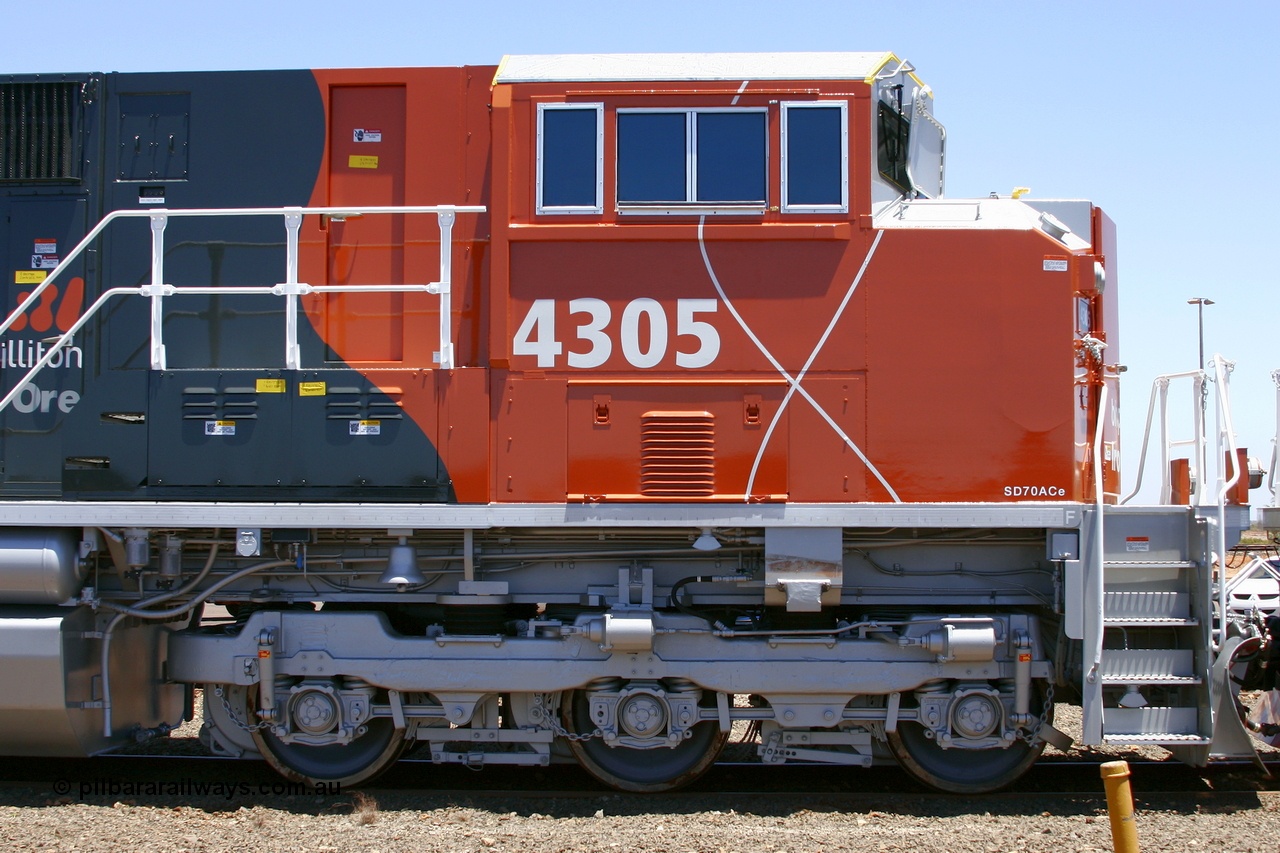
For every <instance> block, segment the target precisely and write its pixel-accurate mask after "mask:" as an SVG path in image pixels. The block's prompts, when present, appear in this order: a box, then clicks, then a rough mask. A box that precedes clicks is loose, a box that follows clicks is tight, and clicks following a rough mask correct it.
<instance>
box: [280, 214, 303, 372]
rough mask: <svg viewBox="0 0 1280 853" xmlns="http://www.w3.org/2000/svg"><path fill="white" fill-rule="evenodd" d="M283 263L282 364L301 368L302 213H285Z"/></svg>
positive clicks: (290, 368) (286, 366)
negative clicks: (300, 238)
mask: <svg viewBox="0 0 1280 853" xmlns="http://www.w3.org/2000/svg"><path fill="white" fill-rule="evenodd" d="M284 227H285V234H286V236H285V241H286V251H285V263H284V283H285V287H284V294H285V296H284V366H285V369H286V370H301V369H302V348H301V347H300V346H298V292H299V290H298V231H299V230H300V229H301V228H302V213H301V211H299V212H297V213H292V212H290V213H286V214H285V215H284Z"/></svg>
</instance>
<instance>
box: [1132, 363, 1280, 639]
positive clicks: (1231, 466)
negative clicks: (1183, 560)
mask: <svg viewBox="0 0 1280 853" xmlns="http://www.w3.org/2000/svg"><path fill="white" fill-rule="evenodd" d="M1209 366H1210V367H1212V368H1213V373H1214V376H1213V385H1214V387H1215V392H1214V394H1213V398H1214V420H1215V426H1216V436H1215V440H1214V448H1215V451H1216V453H1217V456H1218V459H1220V460H1222V464H1221V466H1220V467H1219V469H1218V476H1217V481H1216V482H1217V487H1218V488H1217V490H1216V492H1215V491H1214V490H1211V489H1210V488H1209V483H1208V444H1209V442H1208V437H1207V435H1206V434H1205V415H1206V414H1207V412H1206V410H1207V406H1208V398H1209V394H1208V385H1207V382H1208V375H1207V373H1206V372H1205V371H1203V370H1192V371H1188V372H1185V373H1169V374H1165V375H1163V376H1157V377H1156V379H1155V382H1154V383H1152V386H1151V401H1150V403H1149V404H1148V405H1147V423H1146V427H1145V429H1144V430H1143V434H1142V451H1141V455H1140V456H1139V459H1138V476H1137V482H1136V483H1135V484H1134V487H1133V491H1131V492H1130V493H1129V494H1127V495H1126V496H1125V497H1124V498H1123V499H1122V500H1121V501H1120V503H1122V504H1126V503H1128V502H1129V501H1130V500H1132V499H1133V497H1134V496H1135V495H1136V494H1137V493H1138V491H1139V490H1140V489H1141V488H1142V477H1143V473H1144V472H1145V470H1146V466H1147V453H1148V451H1149V450H1150V446H1151V423H1152V420H1153V418H1154V415H1155V412H1156V408H1157V407H1156V401H1157V399H1159V412H1160V464H1161V468H1162V470H1161V480H1160V503H1161V504H1168V503H1170V502H1171V501H1172V495H1173V480H1172V477H1171V475H1170V469H1169V462H1170V461H1171V457H1172V452H1173V451H1174V449H1176V448H1180V447H1189V448H1190V453H1189V458H1190V460H1191V463H1192V465H1193V466H1194V471H1193V476H1194V478H1195V488H1194V491H1195V498H1194V500H1193V503H1194V504H1195V505H1198V506H1213V507H1216V509H1217V520H1218V530H1217V536H1216V540H1215V542H1214V551H1215V553H1216V554H1217V556H1218V565H1219V572H1218V574H1219V577H1218V580H1217V593H1218V608H1219V609H1218V612H1219V614H1225V613H1227V584H1226V583H1225V582H1224V580H1223V578H1222V575H1223V574H1224V565H1223V564H1224V562H1225V560H1226V554H1227V528H1226V515H1227V510H1226V498H1227V494H1228V493H1229V492H1230V491H1231V489H1232V487H1233V486H1235V484H1236V483H1238V482H1239V481H1240V478H1241V477H1242V476H1244V472H1243V471H1241V470H1240V460H1239V454H1238V453H1237V448H1236V436H1235V425H1234V424H1233V423H1232V420H1231V389H1230V376H1231V371H1232V370H1234V369H1235V362H1232V361H1228V360H1227V359H1225V358H1223V357H1222V355H1221V354H1220V353H1215V354H1214V356H1213V360H1212V361H1210V362H1209ZM1178 379H1190V380H1191V382H1192V395H1191V396H1192V401H1191V403H1192V417H1191V421H1192V424H1193V436H1192V438H1190V439H1172V438H1170V437H1169V385H1170V383H1171V382H1172V381H1174V380H1178ZM1273 467H1274V466H1273ZM1228 473H1230V476H1227V474H1228ZM1224 630H1225V620H1224V619H1219V621H1218V626H1217V628H1216V629H1215V632H1214V637H1215V641H1216V642H1218V643H1221V641H1222V638H1223V631H1224Z"/></svg>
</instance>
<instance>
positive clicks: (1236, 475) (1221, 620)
mask: <svg viewBox="0 0 1280 853" xmlns="http://www.w3.org/2000/svg"><path fill="white" fill-rule="evenodd" d="M1210 364H1211V365H1212V366H1213V370H1214V376H1215V378H1216V379H1217V384H1218V394H1217V404H1218V405H1217V418H1216V426H1217V428H1218V437H1217V442H1216V447H1215V449H1216V450H1217V452H1218V458H1219V459H1221V458H1222V455H1223V451H1224V450H1225V451H1226V456H1227V459H1228V460H1229V467H1230V471H1231V477H1230V479H1228V478H1227V477H1226V473H1227V467H1228V466H1226V465H1224V466H1223V469H1222V470H1221V471H1220V472H1219V473H1218V483H1219V484H1220V485H1219V487H1218V536H1217V539H1218V541H1217V543H1216V544H1217V546H1218V629H1217V631H1216V632H1215V634H1216V635H1215V636H1214V647H1215V648H1221V647H1222V644H1223V643H1224V642H1225V641H1226V638H1227V493H1228V492H1230V491H1231V488H1232V487H1233V486H1234V485H1235V484H1236V483H1238V482H1240V475H1241V473H1242V472H1241V471H1240V454H1239V452H1238V450H1237V448H1236V433H1235V426H1234V424H1233V423H1232V422H1231V389H1230V387H1229V386H1228V377H1229V376H1230V375H1231V371H1232V370H1234V369H1235V366H1236V365H1235V362H1233V361H1227V360H1226V359H1225V358H1223V357H1222V355H1221V354H1220V353H1214V355H1213V361H1211V362H1210Z"/></svg>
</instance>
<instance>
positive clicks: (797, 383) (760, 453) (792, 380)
mask: <svg viewBox="0 0 1280 853" xmlns="http://www.w3.org/2000/svg"><path fill="white" fill-rule="evenodd" d="M706 221H707V218H706V217H705V216H703V217H701V218H700V219H699V220H698V248H699V249H700V250H701V251H702V263H703V265H704V266H706V268H707V275H709V276H710V277H711V283H712V284H713V285H714V286H715V289H716V293H718V294H719V295H720V301H722V302H723V303H724V307H725V308H728V309H729V313H730V314H731V315H733V319H734V320H735V321H737V323H738V325H739V326H740V327H742V331H743V332H745V333H746V335H747V337H748V338H750V339H751V342H752V343H753V344H755V345H756V349H758V350H760V352H761V354H762V355H764V357H765V358H766V359H768V360H769V363H770V364H772V365H773V368H774V369H775V370H777V371H778V373H779V374H781V375H782V378H783V379H785V380H787V384H788V386H789V387H788V388H787V393H786V395H785V396H784V397H783V398H782V404H781V405H780V406H778V411H777V412H776V413H775V414H774V416H773V418H772V420H770V421H769V426H768V428H767V429H766V430H765V433H764V437H763V438H762V439H761V440H760V449H759V450H757V451H756V458H755V461H754V462H753V463H752V464H751V475H750V477H748V478H747V489H746V495H747V498H748V499H750V496H751V492H752V488H753V487H754V486H755V479H756V472H757V470H759V468H760V460H761V459H762V458H764V451H765V448H767V447H768V446H769V439H770V438H771V437H772V436H773V430H774V428H775V427H776V426H777V424H778V421H779V420H781V418H782V413H783V412H785V411H786V409H787V405H788V404H789V403H790V402H791V398H792V396H793V395H795V394H799V395H800V396H801V397H803V398H804V399H805V400H807V401H809V405H811V406H813V408H814V411H816V412H817V413H818V415H819V416H820V417H821V418H822V419H823V420H824V421H826V422H827V425H828V426H830V427H831V429H832V430H834V431H835V433H836V435H838V436H840V440H841V441H843V442H844V443H845V444H846V445H848V447H849V449H850V450H852V451H853V452H854V453H856V454H857V456H858V458H859V459H861V460H862V464H863V465H866V466H867V470H868V471H870V472H871V473H872V474H873V475H874V476H875V478H876V479H877V480H878V481H879V482H880V485H882V486H884V488H885V491H887V492H888V493H889V496H890V497H891V498H893V500H894V501H895V502H896V503H902V498H900V497H898V493H897V492H895V491H894V490H893V487H892V486H890V485H889V482H888V481H887V480H886V479H885V478H884V476H883V475H881V473H880V471H879V470H877V469H876V466H875V465H873V464H871V460H870V459H868V458H867V456H866V454H864V453H863V452H862V450H861V448H859V447H858V445H857V444H855V443H854V441H853V439H851V438H850V437H849V436H848V434H847V433H845V431H844V430H843V429H841V428H840V425H839V424H837V423H836V422H835V420H833V419H832V417H831V416H830V415H829V414H827V412H826V410H824V409H823V408H822V406H820V405H818V401H817V400H815V399H813V397H812V396H811V395H810V394H809V392H808V391H806V390H805V389H804V387H803V386H802V385H801V382H803V381H804V376H805V374H806V373H807V372H808V370H809V368H810V366H812V364H813V362H814V359H816V358H817V357H818V353H819V352H821V351H822V348H823V347H824V346H825V345H826V343H827V338H829V337H830V336H831V332H832V330H833V329H835V327H836V323H837V322H839V320H840V316H841V315H842V314H843V313H844V309H845V307H846V306H848V304H849V300H850V299H852V298H853V292H854V291H855V290H857V289H858V283H859V282H861V281H862V276H863V274H864V273H865V272H866V271H867V265H868V264H870V263H871V258H872V256H874V255H875V253H876V247H877V246H879V245H880V238H881V237H883V236H884V231H877V232H876V237H875V240H874V241H872V243H871V250H870V251H869V252H867V256H866V258H864V259H863V261H862V266H861V267H860V268H859V269H858V274H857V275H856V276H854V278H853V282H852V283H851V284H850V285H849V289H848V290H847V291H845V294H844V299H842V300H840V305H839V307H838V308H836V311H835V314H833V315H832V316H831V322H829V323H828V324H827V328H826V329H825V330H824V331H823V333H822V337H821V338H819V339H818V343H817V345H816V346H815V347H814V348H813V352H811V353H809V358H808V359H806V360H805V363H804V367H803V368H801V369H800V372H799V374H797V375H796V376H792V375H791V374H790V373H788V372H787V370H786V368H784V367H783V366H782V365H781V364H779V363H778V360H777V359H776V358H774V357H773V353H771V352H769V349H768V347H766V346H765V345H764V343H763V342H762V341H761V340H760V338H759V337H758V336H757V335H756V333H755V332H754V331H752V330H751V327H750V326H748V325H747V321H746V320H744V319H743V318H742V315H741V314H739V313H738V309H737V308H735V307H734V305H733V302H732V301H730V299H729V296H728V295H727V294H726V293H725V292H724V288H723V287H722V286H721V285H720V279H719V277H718V276H717V275H716V271H715V269H714V268H713V267H712V266H711V258H710V257H709V256H708V255H707V244H706V241H705V240H704V239H703V226H704V225H705V224H706Z"/></svg>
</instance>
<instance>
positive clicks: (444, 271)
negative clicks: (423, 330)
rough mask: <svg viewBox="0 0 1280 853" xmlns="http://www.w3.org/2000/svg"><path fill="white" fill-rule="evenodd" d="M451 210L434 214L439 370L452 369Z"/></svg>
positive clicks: (453, 216)
mask: <svg viewBox="0 0 1280 853" xmlns="http://www.w3.org/2000/svg"><path fill="white" fill-rule="evenodd" d="M456 215H457V214H455V213H454V211H453V210H441V211H439V212H437V213H436V222H437V223H438V224H439V226H440V282H439V293H440V369H441V370H452V369H453V326H452V322H451V317H450V315H451V314H452V313H453V294H452V290H453V221H454V218H455V217H456Z"/></svg>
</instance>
